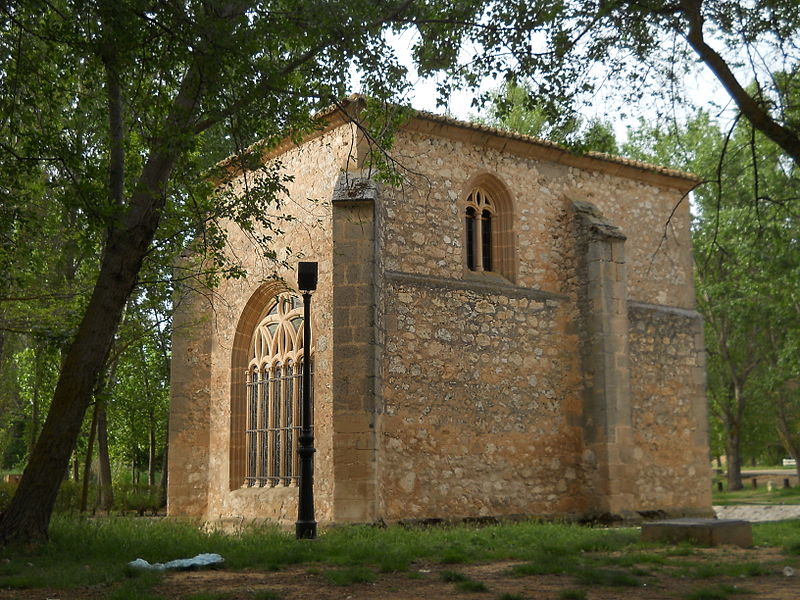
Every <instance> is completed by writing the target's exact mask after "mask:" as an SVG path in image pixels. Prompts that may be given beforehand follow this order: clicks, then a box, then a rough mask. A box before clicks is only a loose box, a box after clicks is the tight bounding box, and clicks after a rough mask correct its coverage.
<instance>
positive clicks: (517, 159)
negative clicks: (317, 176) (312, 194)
mask: <svg viewBox="0 0 800 600" xmlns="http://www.w3.org/2000/svg"><path fill="white" fill-rule="evenodd" d="M482 137H484V138H485V137H486V136H485V135H484V136H482ZM394 153H395V156H396V157H397V160H398V161H399V162H400V164H401V165H402V166H403V167H404V168H406V169H407V170H408V172H409V173H420V174H423V175H424V176H422V177H417V178H412V179H411V181H410V182H409V183H407V184H406V185H405V186H404V187H403V190H402V193H401V194H400V196H402V197H403V198H405V199H407V201H404V200H400V199H399V198H398V199H397V200H394V201H391V200H390V201H388V202H387V206H386V218H387V222H391V225H390V227H391V232H390V233H387V234H386V236H385V248H384V251H385V253H386V255H387V260H386V269H387V270H390V271H403V272H413V273H419V274H425V275H433V276H437V277H446V278H447V277H449V278H457V279H461V278H462V276H463V267H462V264H463V259H462V256H463V240H462V237H463V234H462V229H463V224H462V215H461V214H460V211H459V210H458V207H457V203H458V201H459V199H460V198H462V197H463V196H464V195H465V194H466V193H468V192H469V190H467V189H465V188H466V187H467V183H468V182H469V181H470V179H472V178H473V177H474V176H475V175H476V174H479V173H491V174H493V175H495V176H497V177H498V178H499V179H500V180H501V181H502V182H503V184H504V185H505V187H506V188H507V189H508V191H509V193H510V194H511V199H512V202H513V204H514V211H515V215H514V217H515V219H514V220H515V223H516V229H515V236H516V243H517V261H518V277H517V281H516V283H517V284H518V285H519V286H521V287H529V288H532V289H541V290H546V291H561V290H562V289H563V286H564V285H566V282H567V281H568V280H569V277H570V273H572V274H573V275H574V261H572V260H571V257H570V252H571V249H570V248H569V244H566V243H565V241H564V239H563V238H562V237H561V235H560V234H559V231H558V227H557V222H558V221H559V219H561V218H562V216H563V214H564V213H565V212H566V211H567V210H568V207H567V202H566V199H567V198H570V199H577V200H585V201H588V202H591V203H592V204H594V205H595V206H596V207H597V208H598V209H599V210H600V211H601V212H602V213H603V215H605V217H606V218H607V219H608V220H609V221H610V222H612V223H614V224H615V225H616V226H617V227H619V228H620V229H622V231H624V232H626V234H628V235H629V241H628V243H627V244H626V254H627V265H628V297H629V299H631V300H634V301H637V302H648V303H652V304H663V305H667V306H680V307H684V308H692V307H694V284H693V281H692V259H691V240H690V237H689V219H690V215H689V210H688V202H687V201H686V200H685V199H684V200H683V201H681V198H682V194H681V193H680V192H678V191H676V190H674V189H667V188H663V187H657V186H655V185H653V184H651V183H647V182H645V181H637V180H633V179H629V178H627V177H624V176H619V175H613V174H609V173H601V172H598V171H590V170H583V169H578V168H576V167H571V166H566V165H561V164H558V163H553V162H548V161H546V160H543V159H536V158H533V157H527V156H519V155H514V154H510V153H507V152H502V151H500V150H496V149H493V148H488V149H487V148H485V147H484V145H482V144H481V143H480V138H478V139H477V140H472V138H470V137H465V136H461V137H460V138H455V139H451V138H448V137H439V136H432V135H429V134H427V133H417V132H414V131H409V132H405V131H404V132H402V134H401V135H398V136H397V142H396V144H395V147H394ZM673 210H674V214H672V213H673ZM633 232H635V235H633V234H632V233H633ZM421 248H425V252H421V251H420V249H421Z"/></svg>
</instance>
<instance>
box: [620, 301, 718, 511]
mask: <svg viewBox="0 0 800 600" xmlns="http://www.w3.org/2000/svg"><path fill="white" fill-rule="evenodd" d="M628 315H629V327H630V329H629V340H630V348H631V359H630V364H631V394H632V396H633V397H634V398H635V399H636V402H635V404H634V405H633V412H632V428H633V437H634V441H635V447H634V459H635V460H636V463H637V465H639V469H638V473H637V476H636V480H635V487H636V489H638V490H640V491H641V494H640V504H641V506H642V508H643V509H644V510H670V511H671V512H684V513H686V514H697V513H707V512H708V511H709V507H710V504H711V486H710V484H709V482H710V478H711V473H710V463H709V460H708V419H707V413H706V406H705V402H703V401H701V399H704V397H705V354H704V352H705V345H704V341H703V326H702V320H701V318H700V315H698V314H697V313H695V312H694V311H686V310H680V309H671V308H664V307H660V306H653V305H645V304H637V303H631V304H630V305H629V310H628ZM645 492H646V493H645Z"/></svg>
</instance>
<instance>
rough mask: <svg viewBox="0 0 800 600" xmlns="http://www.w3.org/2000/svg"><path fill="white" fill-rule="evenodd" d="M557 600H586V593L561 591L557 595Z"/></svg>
mask: <svg viewBox="0 0 800 600" xmlns="http://www.w3.org/2000/svg"><path fill="white" fill-rule="evenodd" d="M558 598H559V600H586V592H585V591H583V590H561V591H560V592H559V593H558Z"/></svg>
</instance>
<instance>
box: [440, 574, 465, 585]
mask: <svg viewBox="0 0 800 600" xmlns="http://www.w3.org/2000/svg"><path fill="white" fill-rule="evenodd" d="M441 577H442V581H446V582H447V583H458V582H463V581H468V580H469V577H467V576H466V575H464V574H463V573H459V572H458V571H442V573H441Z"/></svg>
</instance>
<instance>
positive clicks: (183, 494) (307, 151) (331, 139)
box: [169, 127, 354, 523]
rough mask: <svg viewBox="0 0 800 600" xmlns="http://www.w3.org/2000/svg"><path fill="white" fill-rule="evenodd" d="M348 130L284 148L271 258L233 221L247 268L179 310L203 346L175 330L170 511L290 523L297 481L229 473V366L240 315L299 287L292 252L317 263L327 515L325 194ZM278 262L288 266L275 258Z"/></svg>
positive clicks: (326, 516) (329, 353) (328, 240)
mask: <svg viewBox="0 0 800 600" xmlns="http://www.w3.org/2000/svg"><path fill="white" fill-rule="evenodd" d="M353 139H354V135H353V131H352V130H351V128H349V127H342V128H338V129H334V130H332V131H330V132H328V133H325V134H323V135H321V136H319V137H317V138H315V139H312V140H311V141H309V142H307V143H305V144H304V145H302V146H300V147H292V148H289V149H288V150H287V151H286V152H284V153H283V154H282V155H281V156H280V162H281V163H282V168H283V170H284V171H285V172H286V173H290V174H292V175H293V180H292V181H291V182H289V183H288V184H287V188H288V194H287V197H286V198H285V199H284V201H283V203H282V205H281V206H279V207H267V206H265V207H264V209H265V211H269V212H270V213H272V214H276V215H277V214H281V215H284V216H289V217H290V218H291V220H286V219H284V220H281V221H279V222H278V223H279V227H278V228H279V230H280V231H279V232H278V233H274V232H273V235H274V240H275V241H274V247H275V249H276V250H277V251H278V256H277V261H276V262H273V261H268V260H265V259H263V258H262V257H259V256H257V255H256V253H255V252H254V249H253V244H252V242H251V239H250V238H249V236H248V235H246V234H245V233H244V232H242V231H240V230H238V229H237V228H235V227H231V228H230V229H229V248H228V252H229V254H230V255H231V256H233V257H236V259H238V260H240V261H241V263H242V264H243V266H244V267H245V268H246V269H247V272H248V276H247V277H246V278H245V279H241V280H232V281H223V282H222V284H221V285H220V286H219V288H218V289H216V290H214V291H213V292H211V293H208V298H210V304H209V305H207V306H205V307H203V309H202V310H200V311H198V312H194V309H193V308H192V306H190V305H189V304H187V305H186V314H184V315H181V316H179V317H177V318H178V319H179V320H183V321H184V322H187V321H192V320H193V319H194V320H196V321H197V322H198V323H200V325H199V326H196V327H200V328H201V329H198V330H197V332H198V334H200V336H201V338H202V339H203V344H205V345H206V346H205V349H204V348H201V347H199V346H198V345H197V343H198V342H197V341H193V339H192V338H191V337H186V336H183V335H182V334H181V333H180V332H176V336H175V340H174V347H175V358H176V360H175V361H173V386H172V409H171V414H172V416H171V423H170V424H171V427H170V489H169V497H170V509H169V512H170V514H187V513H189V512H190V510H189V509H190V508H191V514H195V515H198V516H202V517H204V518H206V519H208V520H212V521H216V520H223V521H229V520H230V521H234V522H236V521H246V520H252V519H269V520H274V521H279V522H283V523H293V522H294V520H295V519H296V517H297V508H296V506H297V488H296V487H295V486H289V487H286V488H282V487H277V488H240V487H238V485H237V484H236V482H231V478H230V476H229V473H230V470H229V463H230V446H231V394H232V387H231V386H232V381H233V382H235V383H236V384H237V385H238V384H239V383H238V380H239V378H241V380H242V381H244V369H245V368H246V365H243V366H241V367H240V368H235V369H233V370H232V365H231V356H232V353H233V352H234V350H235V348H234V343H235V339H236V335H235V334H236V329H237V327H241V326H242V321H241V320H242V318H243V315H245V316H247V315H250V318H251V319H256V318H257V316H258V313H259V312H260V311H261V310H263V309H264V308H266V304H267V303H268V301H269V298H270V297H274V294H275V293H276V292H277V291H279V290H280V289H283V288H284V287H287V286H288V288H290V289H295V288H296V281H297V276H296V272H295V271H294V265H295V264H296V262H297V261H298V260H316V261H318V262H319V289H318V291H317V292H316V293H315V294H314V296H313V306H312V327H313V336H314V360H315V371H316V372H315V381H314V393H315V400H316V410H315V419H316V428H315V437H316V447H317V453H316V455H315V461H316V465H315V466H316V486H315V492H316V509H317V519H318V520H319V521H323V522H324V521H330V520H332V519H333V512H334V509H333V495H334V479H333V433H332V429H331V423H332V421H333V419H332V388H333V377H332V365H333V356H334V353H335V347H334V343H333V341H334V340H333V323H334V319H333V316H334V311H333V292H332V290H333V255H332V235H333V234H332V226H331V211H332V208H331V196H332V193H333V190H334V189H335V186H336V183H337V181H338V179H339V177H340V175H341V172H342V170H343V169H345V168H347V167H348V166H349V163H348V161H349V160H350V159H351V158H352V151H351V148H352V141H353ZM250 176H252V175H250ZM233 183H234V186H235V187H236V188H238V189H241V188H242V186H244V185H245V184H246V183H245V180H244V178H243V177H238V178H237V179H236V180H234V182H233ZM308 199H313V200H314V201H313V202H309V201H308ZM283 261H286V262H287V264H288V266H287V265H283V264H281V263H282V262H283ZM274 276H277V277H279V278H283V280H284V281H285V285H284V284H280V283H275V282H274V281H273V280H272V279H271V278H272V277H274ZM265 281H266V282H269V281H273V283H264V282H265ZM265 286H266V287H265ZM265 290H266V291H265ZM254 298H256V300H257V302H255V304H254V303H253V299H254ZM248 303H250V304H248ZM192 313H194V314H192ZM203 324H205V325H203ZM253 324H254V323H253ZM251 325H252V324H251ZM194 339H195V340H196V339H197V338H194ZM248 341H249V340H248ZM204 406H206V407H207V408H203V407H204ZM202 410H206V411H207V417H203V416H200V415H203V414H204V413H202ZM187 415H192V416H191V418H189V417H187ZM203 461H206V462H207V465H206V466H205V467H204V468H200V467H199V466H196V465H195V464H194V463H198V462H203ZM187 465H188V466H189V467H190V468H189V469H187ZM183 474H186V476H185V477H184V475H183ZM187 478H188V479H191V480H192V481H193V480H195V479H197V478H200V479H202V480H204V482H205V483H204V485H206V486H207V498H208V500H207V505H203V504H202V503H201V502H200V501H199V500H197V499H194V498H192V494H193V493H195V492H193V491H192V489H191V486H190V485H188V484H189V481H188V480H187ZM178 483H179V484H180V485H178ZM203 502H205V497H204V499H203ZM200 513H202V514H200Z"/></svg>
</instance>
